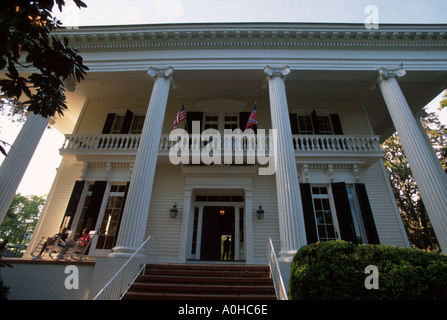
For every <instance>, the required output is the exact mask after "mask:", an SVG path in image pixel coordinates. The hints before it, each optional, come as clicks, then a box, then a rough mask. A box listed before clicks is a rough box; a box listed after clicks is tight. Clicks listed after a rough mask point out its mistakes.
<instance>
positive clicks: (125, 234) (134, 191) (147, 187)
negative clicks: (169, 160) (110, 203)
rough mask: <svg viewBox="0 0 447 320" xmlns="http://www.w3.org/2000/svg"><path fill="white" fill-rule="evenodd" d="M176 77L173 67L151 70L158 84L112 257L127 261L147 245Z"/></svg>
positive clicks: (150, 72)
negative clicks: (163, 135) (160, 149)
mask: <svg viewBox="0 0 447 320" xmlns="http://www.w3.org/2000/svg"><path fill="white" fill-rule="evenodd" d="M172 73H173V68H171V67H168V68H166V69H156V68H152V67H151V68H149V70H148V74H149V76H151V77H152V78H154V80H155V82H154V86H153V89H152V95H151V99H150V101H149V106H148V110H147V113H146V119H145V120H144V126H143V131H142V133H141V139H140V144H139V147H138V152H137V155H136V158H135V165H134V168H133V173H132V180H131V182H130V187H129V191H128V194H127V200H126V205H125V207H124V212H123V217H122V221H121V226H120V230H119V234H118V239H117V245H116V247H114V248H113V249H112V252H111V253H110V255H109V256H110V257H123V258H127V257H129V256H130V255H132V254H133V253H134V252H135V250H136V249H137V248H138V247H139V246H140V245H141V243H142V242H143V241H144V237H145V233H146V224H147V218H148V214H149V207H150V203H151V195H152V186H153V182H154V175H155V167H156V165H157V158H158V146H159V144H160V137H161V130H162V127H163V120H164V117H165V111H166V104H167V101H168V94H169V89H170V87H171V83H172ZM166 214H168V212H166Z"/></svg>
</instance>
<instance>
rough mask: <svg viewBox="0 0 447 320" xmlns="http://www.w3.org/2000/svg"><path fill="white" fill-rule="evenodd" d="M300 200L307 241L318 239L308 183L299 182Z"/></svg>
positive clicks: (313, 241)
mask: <svg viewBox="0 0 447 320" xmlns="http://www.w3.org/2000/svg"><path fill="white" fill-rule="evenodd" d="M300 193H301V202H302V206H303V214H304V226H305V228H306V238H307V243H308V244H310V243H315V242H317V241H318V235H317V226H316V223H315V214H314V205H313V201H312V192H311V189H310V183H300Z"/></svg>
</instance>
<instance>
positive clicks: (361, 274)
mask: <svg viewBox="0 0 447 320" xmlns="http://www.w3.org/2000/svg"><path fill="white" fill-rule="evenodd" d="M368 265H373V266H375V267H377V269H378V285H379V287H378V289H367V288H366V286H365V280H367V281H368V280H369V279H367V278H368V277H369V276H371V274H370V273H369V272H367V273H365V268H366V267H367V266H368ZM368 282H369V281H368ZM289 297H290V299H292V300H301V299H309V300H336V299H343V300H357V299H367V300H396V299H397V300H404V299H405V300H407V299H447V256H445V255H439V254H434V253H428V252H425V251H422V250H417V249H410V248H397V247H393V246H386V245H355V244H353V243H350V242H346V241H341V240H337V241H328V242H322V243H319V244H311V245H307V246H304V247H302V248H301V249H300V250H299V251H298V252H297V253H296V255H295V257H294V258H293V261H292V264H291V266H290V281H289Z"/></svg>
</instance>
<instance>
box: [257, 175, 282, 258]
mask: <svg viewBox="0 0 447 320" xmlns="http://www.w3.org/2000/svg"><path fill="white" fill-rule="evenodd" d="M259 204H261V205H262V208H263V209H264V219H262V220H259V219H258V218H257V216H256V211H257V210H258V207H259ZM252 214H253V251H254V254H253V255H254V259H255V261H256V262H265V261H266V259H267V258H266V255H267V251H266V250H267V239H268V238H272V241H273V245H274V247H275V251H277V253H278V252H279V251H280V249H281V243H280V238H279V222H278V205H277V202H276V183H275V175H271V176H258V175H256V176H254V177H253V213H252Z"/></svg>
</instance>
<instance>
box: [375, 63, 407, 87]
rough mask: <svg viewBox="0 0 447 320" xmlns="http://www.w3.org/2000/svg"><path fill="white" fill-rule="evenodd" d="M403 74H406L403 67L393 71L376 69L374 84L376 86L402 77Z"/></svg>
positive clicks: (381, 68)
mask: <svg viewBox="0 0 447 320" xmlns="http://www.w3.org/2000/svg"><path fill="white" fill-rule="evenodd" d="M405 74H406V72H405V70H404V67H403V65H400V66H399V67H398V68H394V69H388V68H384V67H380V68H379V69H377V78H376V84H377V85H378V84H380V83H381V82H382V81H383V80H386V79H390V78H400V77H403V76H405Z"/></svg>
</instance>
